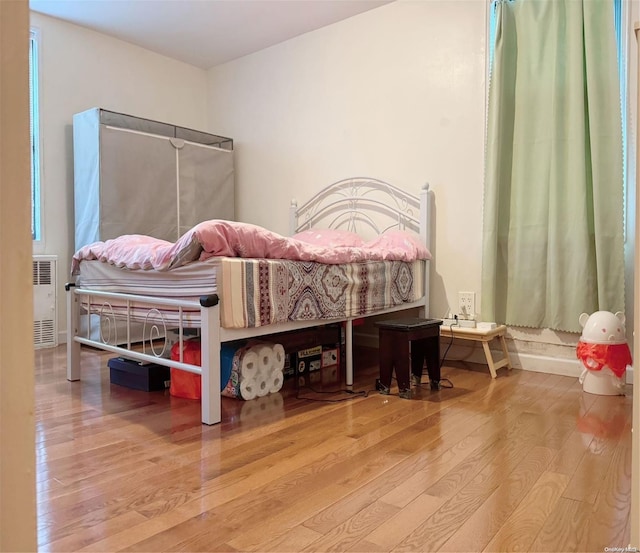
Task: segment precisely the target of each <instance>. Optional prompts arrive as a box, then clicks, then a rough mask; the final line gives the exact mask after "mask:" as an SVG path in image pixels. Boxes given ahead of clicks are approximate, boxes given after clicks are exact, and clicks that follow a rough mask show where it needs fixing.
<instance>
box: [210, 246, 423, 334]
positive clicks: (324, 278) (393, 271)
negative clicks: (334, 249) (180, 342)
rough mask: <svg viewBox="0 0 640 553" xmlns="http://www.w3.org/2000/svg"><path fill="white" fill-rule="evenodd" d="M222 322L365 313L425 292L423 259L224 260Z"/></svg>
mask: <svg viewBox="0 0 640 553" xmlns="http://www.w3.org/2000/svg"><path fill="white" fill-rule="evenodd" d="M218 276H219V277H220V276H221V279H220V280H219V294H220V297H221V298H222V301H221V311H222V321H221V322H222V326H223V327H225V328H247V327H258V326H264V325H268V324H272V323H282V322H287V321H301V320H321V319H335V318H344V317H357V316H362V315H367V314H369V313H373V312H376V311H379V310H381V309H385V308H388V307H392V306H396V305H401V304H403V303H407V302H413V301H416V300H418V299H420V298H421V297H422V296H423V290H424V262H422V261H414V262H403V261H367V262H364V263H350V264H344V265H327V264H322V263H315V262H300V261H274V260H269V259H253V260H243V259H232V258H225V259H223V260H222V268H221V272H220V273H218Z"/></svg>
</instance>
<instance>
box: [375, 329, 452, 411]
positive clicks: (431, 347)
mask: <svg viewBox="0 0 640 553" xmlns="http://www.w3.org/2000/svg"><path fill="white" fill-rule="evenodd" d="M375 324H376V326H377V327H378V328H379V331H378V332H379V338H380V383H379V386H378V390H379V391H380V393H383V394H388V393H389V389H390V388H391V375H392V373H393V369H394V368H395V371H396V379H397V381H398V390H399V396H400V397H402V398H405V399H410V398H411V384H410V380H409V367H411V374H412V375H413V376H414V379H416V380H417V381H418V383H419V382H420V379H421V378H422V367H423V365H424V362H425V360H426V362H427V371H428V373H429V384H430V386H431V389H432V390H439V389H440V325H441V324H442V321H441V320H440V319H420V318H410V317H408V318H405V319H393V320H389V321H378V322H376V323H375Z"/></svg>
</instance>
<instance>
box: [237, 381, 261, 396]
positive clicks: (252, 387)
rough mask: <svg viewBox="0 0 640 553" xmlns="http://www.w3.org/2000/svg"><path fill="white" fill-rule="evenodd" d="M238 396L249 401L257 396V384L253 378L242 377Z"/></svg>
mask: <svg viewBox="0 0 640 553" xmlns="http://www.w3.org/2000/svg"><path fill="white" fill-rule="evenodd" d="M240 397H241V398H242V399H244V400H247V401H251V400H252V399H256V398H257V397H258V386H257V383H256V380H255V379H253V378H252V379H247V378H245V379H242V380H241V381H240Z"/></svg>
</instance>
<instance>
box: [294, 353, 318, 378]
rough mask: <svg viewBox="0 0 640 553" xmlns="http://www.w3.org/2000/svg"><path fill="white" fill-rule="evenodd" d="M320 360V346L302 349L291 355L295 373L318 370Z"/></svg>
mask: <svg viewBox="0 0 640 553" xmlns="http://www.w3.org/2000/svg"><path fill="white" fill-rule="evenodd" d="M321 362H322V346H316V347H313V348H307V349H303V350H301V351H298V352H297V353H295V354H294V355H292V365H293V366H294V367H295V372H296V374H304V373H309V372H313V371H319V370H320V367H321Z"/></svg>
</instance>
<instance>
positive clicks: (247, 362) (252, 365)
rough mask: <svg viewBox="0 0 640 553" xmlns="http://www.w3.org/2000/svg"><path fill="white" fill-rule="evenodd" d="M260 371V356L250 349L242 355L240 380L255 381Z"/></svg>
mask: <svg viewBox="0 0 640 553" xmlns="http://www.w3.org/2000/svg"><path fill="white" fill-rule="evenodd" d="M259 369H260V364H259V359H258V354H257V353H256V352H255V351H254V350H253V348H249V349H247V350H246V351H244V352H243V353H242V354H241V355H240V377H241V378H240V380H255V378H256V375H257V374H258V371H259Z"/></svg>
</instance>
